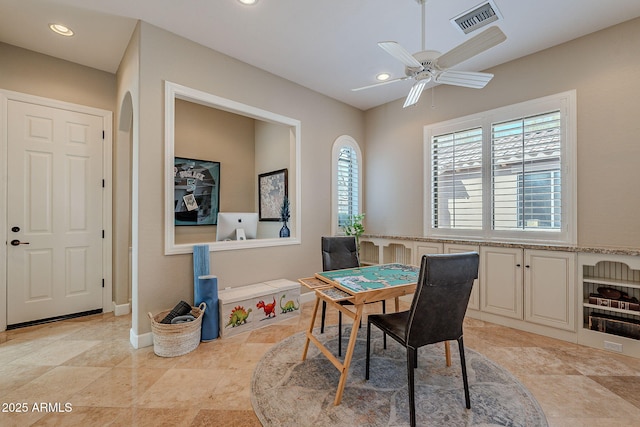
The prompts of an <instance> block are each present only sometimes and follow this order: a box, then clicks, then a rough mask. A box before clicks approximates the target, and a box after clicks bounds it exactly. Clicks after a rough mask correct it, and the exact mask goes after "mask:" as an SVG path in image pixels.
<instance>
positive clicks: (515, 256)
mask: <svg viewBox="0 0 640 427" xmlns="http://www.w3.org/2000/svg"><path fill="white" fill-rule="evenodd" d="M522 259H523V252H522V249H512V248H500V247H488V246H483V247H481V248H480V283H481V286H482V291H481V293H480V302H481V304H480V306H481V310H482V311H484V312H486V313H493V314H498V315H500V316H505V317H511V318H514V319H522V318H523V316H522V311H523V310H522V307H523V289H522V280H523V276H522Z"/></svg>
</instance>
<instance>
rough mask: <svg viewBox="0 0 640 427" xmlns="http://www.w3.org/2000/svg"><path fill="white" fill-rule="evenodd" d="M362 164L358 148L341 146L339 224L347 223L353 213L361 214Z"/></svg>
mask: <svg viewBox="0 0 640 427" xmlns="http://www.w3.org/2000/svg"><path fill="white" fill-rule="evenodd" d="M359 170H360V165H359V159H358V155H357V153H356V150H354V149H353V148H352V147H350V146H343V147H340V150H339V152H338V168H337V189H338V226H339V227H342V226H344V225H345V223H346V221H347V219H348V217H349V216H351V215H357V214H359V213H360V212H359V206H360V205H359V201H360V194H359V188H360V181H359V180H360V173H359Z"/></svg>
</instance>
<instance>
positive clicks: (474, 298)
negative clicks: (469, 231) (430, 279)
mask: <svg viewBox="0 0 640 427" xmlns="http://www.w3.org/2000/svg"><path fill="white" fill-rule="evenodd" d="M443 249H444V253H445V254H458V253H460V252H472V251H473V252H478V251H479V250H480V248H479V247H478V246H474V245H456V244H452V243H447V244H445V245H444V248H443ZM480 262H482V261H480ZM467 308H469V309H471V310H480V283H479V281H478V279H476V280H474V281H473V288H471V297H469V304H468V305H467Z"/></svg>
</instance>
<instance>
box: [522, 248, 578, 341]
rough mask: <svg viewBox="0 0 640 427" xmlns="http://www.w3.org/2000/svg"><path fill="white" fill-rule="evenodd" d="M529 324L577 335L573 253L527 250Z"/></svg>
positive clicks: (525, 271) (526, 280)
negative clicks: (574, 332) (563, 330)
mask: <svg viewBox="0 0 640 427" xmlns="http://www.w3.org/2000/svg"><path fill="white" fill-rule="evenodd" d="M524 256H525V269H524V301H525V313H524V316H525V320H526V321H528V322H533V323H538V324H540V325H546V326H552V327H554V328H560V329H566V330H570V331H575V327H576V323H575V306H576V296H575V289H576V288H575V268H576V267H575V265H576V257H575V254H573V253H568V252H554V251H538V250H525V252H524Z"/></svg>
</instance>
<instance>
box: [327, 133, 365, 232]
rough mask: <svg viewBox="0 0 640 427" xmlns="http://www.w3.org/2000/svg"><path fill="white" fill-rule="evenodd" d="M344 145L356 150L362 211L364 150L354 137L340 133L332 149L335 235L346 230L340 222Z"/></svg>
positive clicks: (358, 189) (333, 225)
mask: <svg viewBox="0 0 640 427" xmlns="http://www.w3.org/2000/svg"><path fill="white" fill-rule="evenodd" d="M343 147H349V148H351V149H352V150H354V151H355V154H356V159H357V161H358V186H357V191H358V213H359V214H361V213H362V198H363V196H364V194H363V192H362V184H363V182H364V162H363V159H362V151H361V150H360V146H359V145H358V143H357V142H356V140H355V139H354V138H352V137H351V136H349V135H340V136H339V137H338V138H336V140H335V141H334V142H333V147H332V149H331V233H332V234H333V235H334V236H339V235H344V231H342V229H341V228H340V227H339V224H338V158H339V154H340V150H341V149H342V148H343Z"/></svg>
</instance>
